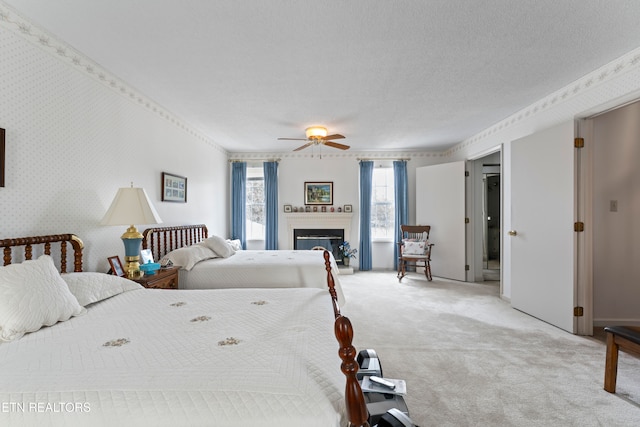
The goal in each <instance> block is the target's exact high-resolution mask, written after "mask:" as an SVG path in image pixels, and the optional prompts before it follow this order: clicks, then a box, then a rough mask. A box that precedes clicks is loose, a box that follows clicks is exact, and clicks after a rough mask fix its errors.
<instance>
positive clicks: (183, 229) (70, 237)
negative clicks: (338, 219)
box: [0, 225, 369, 427]
mask: <svg viewBox="0 0 640 427" xmlns="http://www.w3.org/2000/svg"><path fill="white" fill-rule="evenodd" d="M194 227H196V228H198V229H200V230H202V231H201V232H203V234H190V231H188V230H190V229H193V228H194ZM149 230H151V231H149ZM155 230H156V229H148V230H145V232H144V233H143V234H144V236H145V241H146V237H147V235H148V234H149V233H153V232H155ZM160 230H162V233H164V232H167V233H171V232H173V231H175V232H176V233H177V234H178V235H179V236H180V239H179V240H180V241H183V236H186V237H184V241H185V242H188V241H192V242H193V243H197V242H198V241H200V240H203V239H205V238H206V236H207V229H206V226H204V225H197V226H179V227H161V228H160ZM147 231H149V233H147ZM181 233H183V234H181ZM203 235H204V237H202V236H203ZM166 236H167V235H165V237H164V238H163V239H162V241H164V242H167V239H166ZM198 238H199V239H200V240H197V241H194V240H196V239H198ZM151 241H152V242H155V241H156V240H155V239H154V240H151ZM158 241H160V240H158ZM168 241H169V243H167V244H166V245H167V246H164V247H165V249H164V250H165V251H166V250H167V249H166V248H167V247H170V245H171V242H174V241H175V235H174V236H173V237H171V235H170V234H169V238H168ZM54 242H60V246H61V249H60V251H61V252H60V254H61V257H60V271H61V272H62V273H66V267H67V244H68V243H70V244H71V246H72V247H73V257H74V262H73V264H74V270H73V271H74V272H80V271H82V249H83V248H84V245H83V243H82V240H80V238H79V237H78V236H76V235H75V234H56V235H49V236H35V237H22V238H16V239H4V240H0V247H3V248H4V265H5V266H6V265H9V264H11V260H12V253H13V250H14V248H17V247H21V246H24V259H25V260H30V259H32V256H33V245H40V244H41V245H44V252H43V253H44V254H46V255H51V243H54ZM193 243H191V244H193ZM158 245H159V243H158ZM184 245H186V243H184V244H183V246H184ZM330 259H331V258H330V255H329V252H328V251H326V250H325V251H324V262H325V268H326V270H327V286H328V287H329V294H330V295H331V300H332V304H333V312H334V315H335V323H334V332H335V335H336V338H337V340H338V343H339V347H340V348H339V350H338V354H339V356H340V359H342V364H341V366H340V368H341V370H342V373H343V374H344V375H345V377H346V386H345V404H346V411H347V419H348V420H349V426H350V427H369V423H368V421H367V419H368V411H367V405H366V403H365V400H364V395H363V393H362V389H361V388H360V383H359V382H358V379H357V378H356V373H357V372H358V367H359V366H358V363H357V362H356V349H355V347H354V346H353V345H352V342H353V327H352V325H351V322H350V321H349V319H348V318H347V317H345V316H342V315H341V314H340V306H339V305H338V297H337V293H336V290H335V281H334V279H333V274H332V273H331V261H330Z"/></svg>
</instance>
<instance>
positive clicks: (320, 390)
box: [0, 235, 367, 427]
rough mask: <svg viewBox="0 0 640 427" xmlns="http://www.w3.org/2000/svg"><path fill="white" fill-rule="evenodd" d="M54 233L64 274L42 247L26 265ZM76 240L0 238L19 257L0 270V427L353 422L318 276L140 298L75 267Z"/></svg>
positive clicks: (353, 383) (332, 305)
mask: <svg viewBox="0 0 640 427" xmlns="http://www.w3.org/2000/svg"><path fill="white" fill-rule="evenodd" d="M59 237H64V239H66V240H74V242H75V245H76V246H74V252H75V255H74V256H75V261H74V270H75V271H76V272H74V273H68V274H62V275H60V274H59V273H58V271H56V268H55V265H54V261H53V260H54V258H52V257H51V256H48V255H46V254H48V252H47V251H48V249H45V255H43V256H40V257H38V258H37V259H34V260H32V261H29V259H30V258H31V247H30V243H31V242H35V243H38V244H39V243H43V241H44V240H46V239H49V238H55V239H58V238H59ZM68 237H72V238H75V239H68ZM53 241H59V240H53ZM25 242H26V243H25ZM78 242H79V239H77V238H76V237H75V236H73V235H57V236H38V237H34V238H21V239H5V240H0V246H3V247H5V248H6V247H8V246H13V245H26V246H27V251H26V253H27V254H28V256H26V259H27V261H24V262H22V263H20V264H14V265H8V266H7V264H9V263H10V262H11V258H10V257H9V258H7V257H5V267H0V361H2V363H0V378H2V380H1V381H0V425H10V426H41V425H47V426H87V425H91V426H119V427H126V426H147V425H154V426H198V425H203V426H204V425H206V426H211V425H215V426H257V425H259V426H274V427H275V426H278V427H283V426H284V427H286V426H301V425H304V426H318V427H331V426H336V427H338V426H346V425H347V423H348V420H350V422H351V425H354V426H358V427H360V426H365V425H366V420H367V410H366V405H365V404H364V398H363V396H362V392H361V389H360V386H359V384H358V381H357V379H356V372H357V363H356V362H355V353H356V350H355V349H354V348H353V347H352V345H351V338H352V336H353V331H352V329H351V324H350V322H349V321H348V319H346V318H345V317H343V316H341V315H340V313H339V309H338V307H337V303H336V295H335V290H334V289H333V281H332V279H331V277H332V276H331V274H330V272H328V274H325V275H324V276H325V277H326V279H327V283H328V286H329V292H328V291H327V290H323V289H315V288H304V287H301V288H293V289H256V288H251V289H215V290H200V291H193V290H155V289H144V288H142V287H140V286H139V285H138V284H137V283H135V282H131V281H129V280H126V279H124V278H120V277H117V276H110V275H106V274H102V273H81V272H79V271H80V270H81V266H82V258H81V242H80V243H78ZM63 245H64V243H63ZM78 248H79V249H78ZM65 251H66V249H65V248H64V246H63V250H62V252H63V255H62V258H63V259H64V258H65V256H66V255H65ZM6 253H7V252H5V255H6ZM324 260H325V263H326V266H327V267H328V266H329V254H328V252H327V253H326V255H325V257H324ZM33 271H35V272H36V273H38V274H35V273H30V272H33ZM62 272H63V273H64V272H65V268H64V264H63V267H62ZM328 294H330V295H331V296H329V295H328ZM17 307H18V308H19V309H18V310H16V308H17ZM334 319H335V322H334ZM34 322H35V323H34ZM46 325H50V326H46ZM332 329H334V332H335V338H338V343H336V341H335V338H334V335H333V334H332V333H331V330H332ZM338 356H339V357H338ZM340 359H342V364H340ZM341 370H342V373H344V375H345V376H346V385H345V380H344V377H343V376H342V375H341V373H340V371H341Z"/></svg>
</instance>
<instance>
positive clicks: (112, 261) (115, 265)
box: [107, 255, 124, 277]
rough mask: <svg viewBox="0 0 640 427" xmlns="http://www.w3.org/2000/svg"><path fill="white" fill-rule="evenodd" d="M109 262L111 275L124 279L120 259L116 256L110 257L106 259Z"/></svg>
mask: <svg viewBox="0 0 640 427" xmlns="http://www.w3.org/2000/svg"><path fill="white" fill-rule="evenodd" d="M107 259H108V260H109V265H110V266H111V273H112V274H115V275H116V276H120V277H124V267H123V266H122V262H121V261H120V258H119V257H118V256H117V255H116V256H110V257H109V258H107Z"/></svg>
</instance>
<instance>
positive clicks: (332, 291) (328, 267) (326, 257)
mask: <svg viewBox="0 0 640 427" xmlns="http://www.w3.org/2000/svg"><path fill="white" fill-rule="evenodd" d="M322 256H323V257H324V265H325V269H326V270H327V286H329V293H330V294H331V300H332V301H333V314H334V315H335V316H336V317H338V316H340V306H339V305H338V293H337V292H336V282H335V280H333V274H331V257H330V255H329V251H327V250H325V251H324V253H323V254H322Z"/></svg>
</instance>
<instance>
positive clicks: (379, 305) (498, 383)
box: [340, 271, 640, 427]
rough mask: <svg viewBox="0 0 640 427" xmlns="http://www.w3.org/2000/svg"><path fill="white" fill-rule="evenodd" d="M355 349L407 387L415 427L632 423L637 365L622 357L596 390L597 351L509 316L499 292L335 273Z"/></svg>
mask: <svg viewBox="0 0 640 427" xmlns="http://www.w3.org/2000/svg"><path fill="white" fill-rule="evenodd" d="M340 281H341V284H342V286H343V288H344V293H345V296H346V299H347V304H346V306H345V307H344V308H343V314H344V315H346V316H348V317H349V318H350V319H351V321H352V323H353V325H354V329H355V336H354V345H355V346H356V348H357V349H358V350H361V349H364V348H373V349H375V350H376V351H377V353H378V355H379V357H380V360H381V362H382V368H383V371H384V375H385V377H389V378H402V379H405V380H406V381H407V389H408V394H407V397H406V401H407V403H408V405H409V411H410V415H411V418H412V419H413V421H414V422H415V423H416V424H417V425H419V426H421V427H426V426H640V358H635V357H632V356H629V355H627V354H624V353H621V356H620V361H619V367H618V389H617V393H616V394H615V395H614V394H610V393H607V392H606V391H604V390H603V388H602V387H603V378H604V361H605V346H604V344H603V343H602V342H601V341H599V340H597V339H595V338H591V337H579V336H574V335H571V334H569V333H567V332H564V331H562V330H560V329H558V328H555V327H553V326H551V325H549V324H546V323H544V322H541V321H539V320H537V319H535V318H533V317H530V316H528V315H526V314H524V313H522V312H519V311H517V310H514V309H512V308H511V307H510V305H509V303H508V302H505V301H503V300H501V299H500V298H499V297H498V285H497V284H496V283H492V282H486V284H484V283H483V284H474V283H462V282H456V281H450V280H443V279H439V278H434V280H433V282H427V281H426V280H425V279H424V276H420V275H417V274H415V273H411V274H410V275H409V276H407V277H406V278H404V279H403V281H402V284H398V280H397V279H396V278H395V272H392V271H376V272H357V273H356V274H354V275H351V276H341V277H340Z"/></svg>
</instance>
